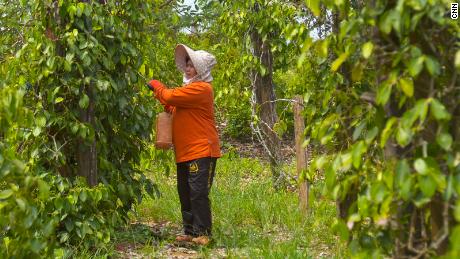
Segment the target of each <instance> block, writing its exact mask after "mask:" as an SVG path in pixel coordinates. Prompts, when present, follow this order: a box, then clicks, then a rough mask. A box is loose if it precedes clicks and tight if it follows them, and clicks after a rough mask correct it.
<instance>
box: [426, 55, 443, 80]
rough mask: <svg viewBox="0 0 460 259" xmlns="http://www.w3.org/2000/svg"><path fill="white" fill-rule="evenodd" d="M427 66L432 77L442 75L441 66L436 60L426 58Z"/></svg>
mask: <svg viewBox="0 0 460 259" xmlns="http://www.w3.org/2000/svg"><path fill="white" fill-rule="evenodd" d="M425 65H426V68H427V69H428V72H430V74H431V75H432V76H437V75H439V74H440V73H441V66H440V65H439V62H438V61H437V60H436V59H434V58H432V57H429V56H427V57H426V58H425Z"/></svg>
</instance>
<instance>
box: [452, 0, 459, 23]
mask: <svg viewBox="0 0 460 259" xmlns="http://www.w3.org/2000/svg"><path fill="white" fill-rule="evenodd" d="M450 18H452V19H453V20H457V19H458V3H451V4H450Z"/></svg>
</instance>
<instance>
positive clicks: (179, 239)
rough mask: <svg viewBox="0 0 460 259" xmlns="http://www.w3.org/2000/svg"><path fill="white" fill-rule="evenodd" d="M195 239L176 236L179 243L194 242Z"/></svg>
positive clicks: (186, 236) (187, 236)
mask: <svg viewBox="0 0 460 259" xmlns="http://www.w3.org/2000/svg"><path fill="white" fill-rule="evenodd" d="M192 239H193V237H192V236H189V235H178V236H176V241H177V242H192Z"/></svg>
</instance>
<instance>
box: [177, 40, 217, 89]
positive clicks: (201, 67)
mask: <svg viewBox="0 0 460 259" xmlns="http://www.w3.org/2000/svg"><path fill="white" fill-rule="evenodd" d="M174 54H175V59H176V66H177V68H178V69H179V70H180V71H182V73H184V77H183V80H184V84H189V83H192V82H197V81H203V82H211V81H212V79H213V78H212V76H211V69H212V68H213V67H214V66H215V65H216V64H217V61H216V58H215V57H214V55H212V54H211V53H209V52H206V51H204V50H196V51H195V50H193V49H191V48H189V47H187V46H186V45H184V44H178V45H177V46H176V50H175V52H174ZM187 56H189V57H190V60H191V61H192V64H193V67H195V70H196V73H197V75H196V76H194V77H193V78H189V79H187V78H186V77H185V68H186V66H187V62H186V57H187Z"/></svg>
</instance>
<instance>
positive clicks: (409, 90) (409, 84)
mask: <svg viewBox="0 0 460 259" xmlns="http://www.w3.org/2000/svg"><path fill="white" fill-rule="evenodd" d="M399 87H401V90H402V91H403V93H404V94H405V95H406V96H407V97H412V96H414V82H413V81H412V79H411V78H401V79H400V80H399Z"/></svg>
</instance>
